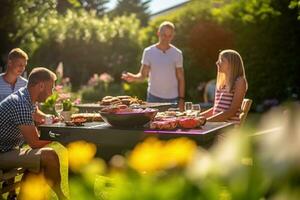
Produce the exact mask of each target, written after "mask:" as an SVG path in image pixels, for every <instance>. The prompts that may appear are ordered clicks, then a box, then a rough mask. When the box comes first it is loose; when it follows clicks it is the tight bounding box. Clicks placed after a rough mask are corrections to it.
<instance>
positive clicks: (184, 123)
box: [178, 118, 200, 128]
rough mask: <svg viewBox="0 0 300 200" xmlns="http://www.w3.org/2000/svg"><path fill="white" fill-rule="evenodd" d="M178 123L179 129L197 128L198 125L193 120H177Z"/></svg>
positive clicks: (195, 120)
mask: <svg viewBox="0 0 300 200" xmlns="http://www.w3.org/2000/svg"><path fill="white" fill-rule="evenodd" d="M178 123H179V126H180V127H181V128H197V127H198V126H199V125H200V123H199V121H198V120H197V119H195V118H182V119H179V120H178Z"/></svg>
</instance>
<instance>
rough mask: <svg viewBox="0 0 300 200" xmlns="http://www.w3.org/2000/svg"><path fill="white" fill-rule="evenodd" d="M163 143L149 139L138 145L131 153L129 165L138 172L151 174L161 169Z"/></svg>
mask: <svg viewBox="0 0 300 200" xmlns="http://www.w3.org/2000/svg"><path fill="white" fill-rule="evenodd" d="M162 149H163V142H161V141H159V140H158V139H156V138H149V139H147V140H146V141H144V142H143V143H141V144H138V145H137V146H136V147H135V148H134V150H133V151H132V152H131V154H130V156H129V159H128V162H129V165H130V166H131V167H132V168H134V169H136V170H138V171H140V172H153V171H156V170H159V169H161V167H162V162H161V159H162V157H161V156H160V155H161V153H162V152H161V151H162Z"/></svg>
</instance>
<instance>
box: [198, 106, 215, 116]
mask: <svg viewBox="0 0 300 200" xmlns="http://www.w3.org/2000/svg"><path fill="white" fill-rule="evenodd" d="M213 110H214V108H210V109H208V110H206V111H204V112H202V113H200V115H201V116H203V117H205V118H209V117H211V116H212V114H213Z"/></svg>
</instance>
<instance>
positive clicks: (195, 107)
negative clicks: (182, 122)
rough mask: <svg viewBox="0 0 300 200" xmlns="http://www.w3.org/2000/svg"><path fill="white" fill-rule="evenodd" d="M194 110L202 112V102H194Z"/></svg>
mask: <svg viewBox="0 0 300 200" xmlns="http://www.w3.org/2000/svg"><path fill="white" fill-rule="evenodd" d="M192 110H193V111H198V112H201V107H200V104H193V105H192Z"/></svg>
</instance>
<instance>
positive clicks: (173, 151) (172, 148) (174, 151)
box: [164, 138, 197, 167]
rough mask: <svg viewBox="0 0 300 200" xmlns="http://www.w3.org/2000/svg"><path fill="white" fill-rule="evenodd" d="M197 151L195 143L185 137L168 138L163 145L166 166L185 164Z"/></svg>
mask: <svg viewBox="0 0 300 200" xmlns="http://www.w3.org/2000/svg"><path fill="white" fill-rule="evenodd" d="M196 152H197V144H196V143H195V142H194V141H193V140H189V139H187V138H179V139H174V140H169V141H168V142H166V144H165V147H164V158H165V159H164V160H165V166H166V167H173V166H185V165H186V164H187V163H189V162H190V161H191V160H192V158H193V157H194V156H195V153H196Z"/></svg>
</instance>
